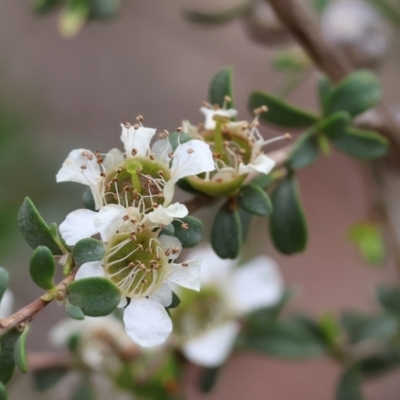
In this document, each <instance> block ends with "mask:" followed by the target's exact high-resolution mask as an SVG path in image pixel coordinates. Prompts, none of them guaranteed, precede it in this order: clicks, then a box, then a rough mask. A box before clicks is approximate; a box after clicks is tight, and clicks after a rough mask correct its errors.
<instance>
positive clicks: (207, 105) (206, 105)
mask: <svg viewBox="0 0 400 400" xmlns="http://www.w3.org/2000/svg"><path fill="white" fill-rule="evenodd" d="M201 105H202V106H203V107H211V104H210V103H209V102H207V101H203V102H202V103H201Z"/></svg>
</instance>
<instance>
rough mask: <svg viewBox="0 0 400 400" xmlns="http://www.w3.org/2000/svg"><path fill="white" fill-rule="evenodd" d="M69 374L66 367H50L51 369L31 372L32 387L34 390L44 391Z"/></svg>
mask: <svg viewBox="0 0 400 400" xmlns="http://www.w3.org/2000/svg"><path fill="white" fill-rule="evenodd" d="M68 372H69V369H68V368H66V367H61V366H59V367H51V368H43V369H39V370H36V371H33V373H32V378H33V385H34V387H35V389H36V390H39V391H44V390H47V389H50V388H51V387H53V386H54V385H56V384H57V383H58V382H60V381H61V379H62V378H64V376H65V375H66V374H67V373H68Z"/></svg>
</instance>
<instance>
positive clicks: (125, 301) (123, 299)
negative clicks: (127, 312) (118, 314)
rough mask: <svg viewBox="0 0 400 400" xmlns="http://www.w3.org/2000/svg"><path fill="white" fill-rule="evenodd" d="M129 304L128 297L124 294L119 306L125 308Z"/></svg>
mask: <svg viewBox="0 0 400 400" xmlns="http://www.w3.org/2000/svg"><path fill="white" fill-rule="evenodd" d="M127 304H128V299H127V298H126V297H124V296H121V300H120V301H119V303H118V305H117V308H125V307H126V306H127Z"/></svg>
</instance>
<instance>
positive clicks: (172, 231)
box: [160, 224, 175, 236]
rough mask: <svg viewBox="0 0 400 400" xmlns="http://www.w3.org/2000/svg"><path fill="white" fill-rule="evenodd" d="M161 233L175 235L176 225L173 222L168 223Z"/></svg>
mask: <svg viewBox="0 0 400 400" xmlns="http://www.w3.org/2000/svg"><path fill="white" fill-rule="evenodd" d="M161 235H168V236H174V235H175V228H174V226H173V225H172V224H169V225H167V226H166V227H165V228H164V229H162V230H161V232H160V236H161Z"/></svg>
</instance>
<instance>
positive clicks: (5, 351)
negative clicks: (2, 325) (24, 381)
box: [0, 329, 21, 385]
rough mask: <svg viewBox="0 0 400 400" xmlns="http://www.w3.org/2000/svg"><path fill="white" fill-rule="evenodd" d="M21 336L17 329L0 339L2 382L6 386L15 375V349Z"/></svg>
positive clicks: (0, 376)
mask: <svg viewBox="0 0 400 400" xmlns="http://www.w3.org/2000/svg"><path fill="white" fill-rule="evenodd" d="M20 334H21V333H20V332H19V331H17V330H16V329H12V330H11V331H8V332H7V333H5V334H4V335H3V336H1V337H0V349H1V351H0V382H1V383H3V384H4V385H5V384H6V383H7V382H8V381H9V380H10V379H11V377H12V375H13V373H14V369H15V361H14V348H15V344H16V343H17V340H18V338H19V336H20Z"/></svg>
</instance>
